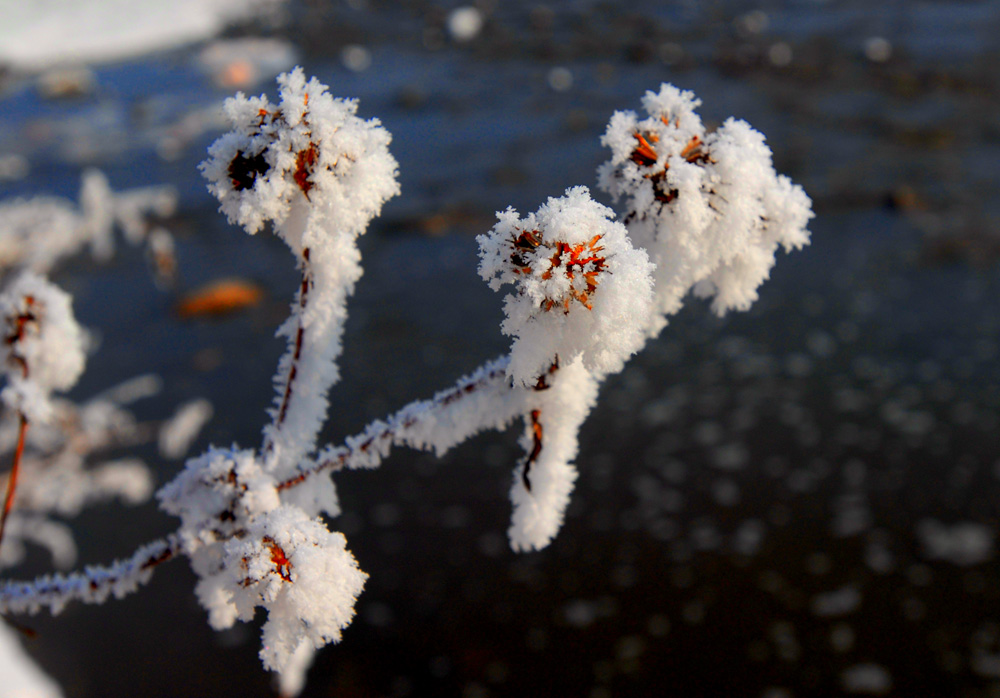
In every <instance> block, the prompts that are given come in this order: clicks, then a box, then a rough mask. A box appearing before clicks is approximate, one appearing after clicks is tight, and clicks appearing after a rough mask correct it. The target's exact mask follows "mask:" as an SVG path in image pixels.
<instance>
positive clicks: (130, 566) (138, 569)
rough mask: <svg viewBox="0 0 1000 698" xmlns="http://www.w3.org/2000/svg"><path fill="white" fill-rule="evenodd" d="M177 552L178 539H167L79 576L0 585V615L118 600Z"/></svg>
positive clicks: (178, 547) (175, 537)
mask: <svg viewBox="0 0 1000 698" xmlns="http://www.w3.org/2000/svg"><path fill="white" fill-rule="evenodd" d="M181 552H183V549H182V544H181V541H180V539H179V538H178V537H177V536H176V535H169V536H167V537H166V538H161V539H160V540H155V541H153V542H152V543H147V544H146V545H144V546H142V547H141V548H139V549H138V550H137V551H136V552H135V553H133V554H132V557H130V558H128V559H127V560H117V561H115V562H113V563H111V564H110V565H108V566H106V567H87V568H86V569H85V570H84V571H83V572H73V573H71V574H68V575H62V574H57V575H53V576H48V577H41V578H39V579H35V580H33V581H30V582H15V581H5V582H0V613H5V614H6V613H35V612H37V611H38V610H39V609H40V608H42V607H43V606H48V607H49V608H50V609H51V610H52V612H53V613H58V612H59V611H60V610H62V608H63V607H64V606H65V605H66V604H67V603H69V602H70V601H80V602H83V603H103V602H104V601H105V600H106V599H107V598H108V596H111V595H114V596H115V597H116V598H122V597H123V596H125V595H126V594H129V593H131V592H133V591H136V590H137V589H138V588H139V586H140V585H142V584H145V583H146V582H148V581H149V578H150V577H151V576H152V573H153V568H155V567H158V566H159V565H162V564H163V563H164V562H167V561H169V560H172V559H174V558H175V557H177V556H178V555H179V554H180V553H181Z"/></svg>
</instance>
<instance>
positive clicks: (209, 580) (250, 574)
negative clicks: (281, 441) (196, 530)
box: [198, 506, 368, 672]
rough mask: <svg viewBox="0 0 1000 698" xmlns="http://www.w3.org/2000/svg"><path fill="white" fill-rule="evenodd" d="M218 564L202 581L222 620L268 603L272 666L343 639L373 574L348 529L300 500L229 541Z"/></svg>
mask: <svg viewBox="0 0 1000 698" xmlns="http://www.w3.org/2000/svg"><path fill="white" fill-rule="evenodd" d="M220 563H221V564H220V565H219V568H218V571H217V572H216V573H214V574H212V575H207V576H205V577H204V578H203V579H202V581H201V582H200V583H199V585H198V586H199V588H198V595H199V597H200V599H201V601H202V603H203V604H204V605H206V607H207V608H208V610H209V612H210V614H211V617H212V618H213V619H214V621H215V625H216V627H219V628H221V627H228V626H229V625H231V624H232V623H233V622H234V621H235V620H236V619H237V618H238V619H240V620H252V619H253V617H254V610H255V609H256V608H257V607H263V608H266V609H267V611H268V618H267V622H266V623H265V624H264V629H263V635H262V640H263V649H261V652H260V656H261V659H263V661H264V666H265V667H267V668H268V669H271V670H273V671H278V672H282V671H285V670H286V669H287V668H288V667H289V665H290V663H292V662H293V659H294V656H295V653H296V651H297V650H298V649H299V648H300V647H301V646H302V645H307V646H309V647H312V648H319V647H322V646H323V645H325V644H327V643H330V642H339V641H340V638H341V633H342V631H343V630H344V628H346V627H347V626H348V625H349V624H350V622H351V620H352V619H353V617H354V605H355V603H356V601H357V598H358V596H359V595H360V594H361V591H362V590H363V589H364V584H365V581H366V580H367V579H368V575H367V574H365V573H364V572H362V571H361V570H360V569H359V568H358V563H357V560H355V559H354V556H353V555H352V554H351V553H350V551H349V550H347V540H346V539H345V538H344V536H343V534H341V533H337V532H332V531H329V530H328V529H327V528H326V526H325V525H324V524H323V522H322V520H320V519H313V518H310V517H309V516H307V515H306V514H305V512H303V511H302V510H301V509H299V508H298V507H294V506H281V507H279V508H277V509H275V510H273V511H271V512H268V513H267V514H263V515H261V516H259V517H257V518H256V519H254V521H253V522H252V523H250V524H249V525H248V526H247V528H246V529H245V531H244V532H243V535H242V536H241V537H237V538H233V539H231V540H229V541H227V542H226V543H225V545H224V546H223V551H222V556H221V561H220Z"/></svg>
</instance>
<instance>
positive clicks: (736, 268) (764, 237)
mask: <svg viewBox="0 0 1000 698" xmlns="http://www.w3.org/2000/svg"><path fill="white" fill-rule="evenodd" d="M642 103H643V107H644V108H645V110H646V113H647V114H648V117H647V118H645V119H642V120H639V119H638V117H637V116H636V114H635V113H634V112H631V111H627V112H616V113H615V114H614V115H613V116H612V117H611V121H610V123H609V124H608V128H607V131H606V132H605V134H604V136H603V138H602V140H601V142H602V143H603V144H604V145H606V146H608V147H609V148H611V159H610V160H608V161H607V162H606V163H604V164H603V165H602V166H601V168H600V170H599V172H598V182H599V185H600V187H601V188H602V189H604V190H605V191H607V192H608V193H610V194H611V195H612V196H614V197H615V198H616V199H617V198H624V199H625V206H626V215H625V219H624V220H625V223H626V225H627V226H628V230H629V234H630V235H631V236H632V239H633V240H634V241H635V242H636V244H638V245H640V246H642V247H644V248H645V249H647V250H648V251H649V253H650V256H651V257H652V259H653V261H654V262H655V263H656V265H657V272H656V295H657V305H658V306H659V311H660V312H661V313H663V314H671V313H674V312H676V311H677V310H678V309H679V308H680V306H681V302H682V300H683V298H684V296H686V295H687V293H688V292H689V291H691V290H694V292H695V293H696V294H697V295H699V296H713V297H714V298H713V302H712V309H713V310H714V311H715V312H716V313H717V314H719V315H722V314H724V313H725V312H726V311H727V310H732V309H737V310H746V309H747V308H749V307H750V304H751V303H753V301H754V300H756V298H757V287H758V286H759V285H760V284H761V283H762V282H763V281H764V280H765V279H766V278H767V277H768V274H769V273H770V270H771V267H772V266H773V265H774V254H775V252H776V251H777V248H778V246H784V248H785V249H786V251H787V250H791V249H797V248H799V247H802V246H803V245H805V244H807V243H808V241H809V233H808V231H807V230H806V228H805V226H806V223H807V222H808V221H809V219H810V218H811V217H812V212H811V210H810V206H811V204H810V201H809V197H807V196H806V195H805V192H803V191H802V188H801V187H799V186H797V185H793V184H792V183H791V181H790V180H789V179H788V178H787V177H783V176H780V175H777V174H776V173H775V171H774V167H773V166H772V164H771V151H770V149H769V148H768V147H767V146H766V145H765V144H764V137H763V136H762V135H761V134H760V133H759V132H757V131H755V130H754V129H752V128H751V127H750V126H749V125H748V124H747V123H746V122H744V121H739V120H736V119H728V120H727V121H726V122H725V123H724V124H723V125H722V126H721V127H719V128H718V129H717V130H716V131H714V132H712V133H707V132H706V131H705V127H704V125H703V124H702V122H701V118H700V117H699V116H698V115H697V114H696V113H695V111H694V110H695V108H696V107H698V106H699V105H700V104H701V102H700V100H698V99H696V98H695V96H694V95H693V94H692V93H691V92H687V91H681V90H678V89H677V88H676V87H674V86H672V85H666V84H664V85H662V86H661V87H660V91H659V92H658V93H654V92H647V93H646V95H645V97H644V98H643V101H642ZM663 323H664V320H663V319H662V318H660V319H659V321H658V322H656V323H654V324H653V325H652V326H651V328H650V331H651V332H654V333H655V332H657V331H659V329H660V328H661V327H662V325H663Z"/></svg>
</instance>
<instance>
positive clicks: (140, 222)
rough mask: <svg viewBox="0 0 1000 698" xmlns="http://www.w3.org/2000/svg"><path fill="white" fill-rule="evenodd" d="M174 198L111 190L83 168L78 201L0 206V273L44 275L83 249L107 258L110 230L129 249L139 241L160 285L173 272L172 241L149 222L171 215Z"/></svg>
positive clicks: (152, 190) (44, 199)
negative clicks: (27, 271)
mask: <svg viewBox="0 0 1000 698" xmlns="http://www.w3.org/2000/svg"><path fill="white" fill-rule="evenodd" d="M176 204H177V196H176V194H175V193H174V191H173V189H171V188H170V187H162V186H161V187H142V188H138V189H129V190H126V191H123V192H115V191H112V190H111V187H110V186H109V185H108V180H107V178H106V177H105V176H104V175H103V174H102V173H101V172H100V171H98V170H93V169H91V170H87V171H86V172H84V173H83V177H82V179H81V183H80V201H79V204H77V205H74V204H73V202H71V201H69V200H67V199H63V198H60V197H54V196H38V197H34V198H31V199H14V200H11V201H4V202H0V270H8V269H30V270H32V271H34V272H37V273H39V274H47V273H49V272H50V271H51V270H52V268H53V267H54V266H55V265H56V264H57V263H59V262H60V261H61V260H62V259H64V258H66V257H70V256H72V255H74V254H77V253H79V252H80V251H81V250H83V249H84V248H85V247H89V249H90V253H91V256H92V257H93V258H94V259H97V260H100V261H103V260H107V259H109V258H110V257H111V256H112V255H113V254H114V250H115V238H114V230H115V228H118V229H120V230H121V231H122V235H123V236H124V238H125V240H126V241H127V242H129V243H130V244H132V245H138V244H140V243H142V242H145V243H146V245H147V250H148V253H149V256H150V257H151V260H152V261H153V263H154V265H153V266H154V271H155V273H156V274H157V278H158V279H159V280H161V281H164V282H166V281H169V280H170V277H171V275H172V272H173V265H174V261H173V238H172V237H171V235H170V233H169V232H168V231H167V230H166V229H165V228H162V227H159V226H156V225H153V224H152V223H151V222H150V218H151V217H152V216H159V217H163V216H168V215H170V214H171V213H173V211H174V208H175V206H176Z"/></svg>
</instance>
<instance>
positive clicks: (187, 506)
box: [156, 448, 280, 553]
mask: <svg viewBox="0 0 1000 698" xmlns="http://www.w3.org/2000/svg"><path fill="white" fill-rule="evenodd" d="M156 496H157V498H158V499H159V500H160V508H161V509H163V510H164V511H165V512H167V513H169V514H173V515H175V516H179V517H180V519H181V527H180V535H181V538H182V540H183V541H184V544H185V547H186V550H187V551H188V552H189V553H190V552H193V551H195V550H197V549H198V548H199V547H201V546H202V545H205V544H210V543H213V542H215V541H217V540H225V539H227V538H229V537H231V536H233V535H235V534H236V533H237V532H238V531H241V530H244V529H245V528H246V527H247V526H248V525H249V523H250V522H251V521H252V520H254V518H255V517H257V516H260V515H262V514H266V513H267V512H269V511H271V510H273V509H275V508H277V507H278V506H279V504H280V502H279V499H278V490H277V488H276V486H275V482H274V479H273V478H272V477H271V476H269V475H268V474H267V473H265V472H264V469H263V468H262V467H261V465H260V463H259V461H258V460H257V457H256V455H255V454H254V452H253V451H251V450H248V449H246V450H236V449H228V448H227V449H222V448H210V449H209V450H208V451H207V452H205V453H204V454H202V455H200V456H198V457H197V458H191V459H190V460H188V462H187V463H186V464H185V467H184V470H183V471H182V472H181V473H180V474H179V475H178V476H177V477H176V478H174V479H173V481H171V482H170V483H169V484H167V485H166V486H165V487H163V489H161V490H160V491H159V492H158V493H157V495H156Z"/></svg>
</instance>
